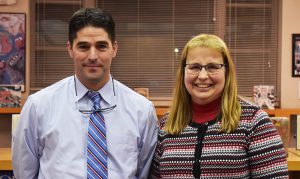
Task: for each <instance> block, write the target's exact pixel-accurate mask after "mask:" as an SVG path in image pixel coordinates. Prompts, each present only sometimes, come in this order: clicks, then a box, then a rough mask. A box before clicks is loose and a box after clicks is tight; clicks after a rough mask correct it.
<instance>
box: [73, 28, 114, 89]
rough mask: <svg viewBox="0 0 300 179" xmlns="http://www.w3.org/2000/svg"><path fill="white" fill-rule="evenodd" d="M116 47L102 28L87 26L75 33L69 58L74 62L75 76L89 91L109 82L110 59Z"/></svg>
mask: <svg viewBox="0 0 300 179" xmlns="http://www.w3.org/2000/svg"><path fill="white" fill-rule="evenodd" d="M117 49H118V45H117V43H116V42H111V40H110V39H109V37H108V34H107V32H106V31H105V30H104V29H103V28H98V27H92V26H87V27H84V28H82V29H81V30H79V31H78V32H77V37H76V38H75V39H74V40H73V45H72V46H71V44H70V42H68V51H69V55H70V57H71V58H72V59H73V60H74V66H75V74H76V76H77V77H78V79H79V80H80V81H81V83H82V84H84V85H85V86H86V87H87V88H88V89H90V90H99V89H100V88H101V87H102V86H104V85H105V83H106V82H107V81H108V80H109V74H110V66H111V62H112V59H113V58H114V57H115V56H116V53H117Z"/></svg>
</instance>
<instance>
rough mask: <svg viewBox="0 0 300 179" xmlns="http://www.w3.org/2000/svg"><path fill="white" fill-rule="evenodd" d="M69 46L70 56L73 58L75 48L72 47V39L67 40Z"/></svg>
mask: <svg viewBox="0 0 300 179" xmlns="http://www.w3.org/2000/svg"><path fill="white" fill-rule="evenodd" d="M67 48H68V52H69V55H70V57H71V58H73V49H72V45H71V43H70V41H68V42H67Z"/></svg>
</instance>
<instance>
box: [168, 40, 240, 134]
mask: <svg viewBox="0 0 300 179" xmlns="http://www.w3.org/2000/svg"><path fill="white" fill-rule="evenodd" d="M197 47H204V48H210V49H215V50H217V51H218V52H220V53H221V54H222V55H223V60H224V63H225V64H226V72H225V86H224V89H223V94H222V101H221V116H222V118H221V129H220V131H223V132H227V133H230V132H232V131H234V130H235V129H236V128H237V126H238V124H239V120H240V115H241V106H240V102H239V98H238V94H237V82H236V74H235V66H234V64H233V61H232V58H231V56H230V52H229V49H228V47H227V45H226V44H225V42H224V41H223V40H222V39H220V38H219V37H217V36H215V35H209V34H200V35H198V36H196V37H194V38H192V39H191V40H189V41H188V43H187V44H186V45H185V47H184V49H183V51H182V54H181V65H180V66H179V68H178V71H177V79H176V85H175V89H174V95H173V101H172V106H171V110H170V114H169V116H168V119H167V122H166V126H165V131H166V132H168V133H170V134H178V133H180V132H182V130H183V129H184V128H185V127H186V126H187V125H189V124H190V123H191V119H192V105H191V103H192V100H191V96H190V94H189V93H188V91H187V89H186V87H185V84H184V74H185V73H184V72H185V64H186V57H187V55H188V53H189V50H191V49H194V48H197Z"/></svg>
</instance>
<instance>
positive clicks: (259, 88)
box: [253, 85, 276, 109]
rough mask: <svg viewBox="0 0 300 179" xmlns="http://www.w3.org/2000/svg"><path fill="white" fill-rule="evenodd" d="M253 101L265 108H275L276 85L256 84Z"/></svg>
mask: <svg viewBox="0 0 300 179" xmlns="http://www.w3.org/2000/svg"><path fill="white" fill-rule="evenodd" d="M253 99H254V100H253V101H254V103H255V104H257V105H258V106H260V107H261V108H263V109H274V108H275V101H276V93H275V87H274V86H273V85H254V86H253Z"/></svg>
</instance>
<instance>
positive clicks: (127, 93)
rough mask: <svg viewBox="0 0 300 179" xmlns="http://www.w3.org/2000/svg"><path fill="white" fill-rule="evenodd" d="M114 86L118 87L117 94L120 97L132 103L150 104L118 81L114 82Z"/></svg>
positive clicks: (146, 99) (143, 97)
mask: <svg viewBox="0 0 300 179" xmlns="http://www.w3.org/2000/svg"><path fill="white" fill-rule="evenodd" d="M115 85H116V86H117V87H118V89H117V93H119V94H120V95H121V96H122V97H125V98H127V99H130V101H132V102H143V103H152V102H151V101H150V100H149V99H148V98H146V97H145V96H143V95H141V94H139V93H137V92H135V91H134V90H132V89H131V88H130V87H128V86H126V85H125V84H123V83H121V82H120V81H118V80H115Z"/></svg>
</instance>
